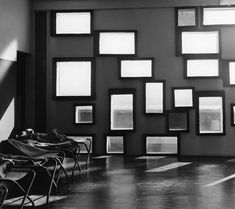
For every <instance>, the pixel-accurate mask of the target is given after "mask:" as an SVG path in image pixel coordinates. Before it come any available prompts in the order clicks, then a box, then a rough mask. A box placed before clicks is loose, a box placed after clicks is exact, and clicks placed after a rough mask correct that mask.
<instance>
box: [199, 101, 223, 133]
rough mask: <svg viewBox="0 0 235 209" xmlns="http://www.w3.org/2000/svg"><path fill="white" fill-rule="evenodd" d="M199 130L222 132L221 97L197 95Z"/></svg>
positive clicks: (203, 131)
mask: <svg viewBox="0 0 235 209" xmlns="http://www.w3.org/2000/svg"><path fill="white" fill-rule="evenodd" d="M199 132H200V133H223V100H222V97H199Z"/></svg>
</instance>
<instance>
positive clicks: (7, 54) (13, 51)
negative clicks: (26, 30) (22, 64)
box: [0, 40, 18, 61]
mask: <svg viewBox="0 0 235 209" xmlns="http://www.w3.org/2000/svg"><path fill="white" fill-rule="evenodd" d="M17 49H18V42H17V40H13V41H11V43H10V44H9V45H8V46H7V47H6V48H5V49H4V50H3V51H2V52H1V54H0V58H1V59H4V60H9V61H16V60H17Z"/></svg>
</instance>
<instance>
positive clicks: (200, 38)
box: [182, 31, 219, 54]
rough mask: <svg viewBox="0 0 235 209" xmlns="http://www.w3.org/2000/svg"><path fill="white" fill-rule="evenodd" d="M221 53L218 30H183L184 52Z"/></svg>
mask: <svg viewBox="0 0 235 209" xmlns="http://www.w3.org/2000/svg"><path fill="white" fill-rule="evenodd" d="M217 53H219V32H218V31H200V32H197V31H196V32H195V31H183V32H182V54H217Z"/></svg>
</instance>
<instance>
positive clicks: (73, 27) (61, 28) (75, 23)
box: [56, 12, 91, 34]
mask: <svg viewBox="0 0 235 209" xmlns="http://www.w3.org/2000/svg"><path fill="white" fill-rule="evenodd" d="M90 33H91V13H90V12H65V13H60V12H58V13H56V34H90Z"/></svg>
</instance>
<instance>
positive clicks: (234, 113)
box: [230, 103, 235, 126]
mask: <svg viewBox="0 0 235 209" xmlns="http://www.w3.org/2000/svg"><path fill="white" fill-rule="evenodd" d="M233 107H235V103H232V104H230V111H231V113H230V115H231V126H235V120H234V116H235V112H234V111H233Z"/></svg>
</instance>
